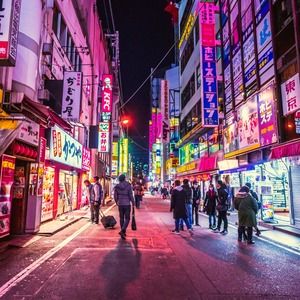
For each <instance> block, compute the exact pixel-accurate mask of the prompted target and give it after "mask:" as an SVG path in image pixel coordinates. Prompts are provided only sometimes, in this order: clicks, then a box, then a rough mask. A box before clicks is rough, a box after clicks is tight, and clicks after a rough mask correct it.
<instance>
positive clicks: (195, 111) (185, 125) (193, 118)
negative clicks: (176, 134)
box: [180, 101, 201, 138]
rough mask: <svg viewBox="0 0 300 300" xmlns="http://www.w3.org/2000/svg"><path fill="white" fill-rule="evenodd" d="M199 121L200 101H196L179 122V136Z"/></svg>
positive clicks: (183, 134) (182, 135)
mask: <svg viewBox="0 0 300 300" xmlns="http://www.w3.org/2000/svg"><path fill="white" fill-rule="evenodd" d="M200 122H201V102H200V101H198V102H197V103H196V104H195V106H194V107H193V108H192V110H191V111H190V112H189V113H188V114H187V116H186V117H185V118H184V119H183V120H182V121H181V122H180V137H181V138H182V137H184V136H185V135H186V134H187V133H188V132H189V131H191V130H192V129H193V128H194V127H195V126H196V125H197V124H199V123H200Z"/></svg>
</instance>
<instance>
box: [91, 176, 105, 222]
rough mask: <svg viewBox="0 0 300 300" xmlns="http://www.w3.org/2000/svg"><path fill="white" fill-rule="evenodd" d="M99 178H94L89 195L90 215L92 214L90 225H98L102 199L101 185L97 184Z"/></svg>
mask: <svg viewBox="0 0 300 300" xmlns="http://www.w3.org/2000/svg"><path fill="white" fill-rule="evenodd" d="M99 180H100V178H99V176H94V184H93V191H92V192H91V193H90V195H91V201H90V203H91V214H92V223H95V224H99V211H100V206H101V203H102V198H103V189H102V185H101V184H100V182H99Z"/></svg>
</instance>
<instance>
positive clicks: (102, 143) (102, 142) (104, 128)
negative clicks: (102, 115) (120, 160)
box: [98, 122, 110, 153]
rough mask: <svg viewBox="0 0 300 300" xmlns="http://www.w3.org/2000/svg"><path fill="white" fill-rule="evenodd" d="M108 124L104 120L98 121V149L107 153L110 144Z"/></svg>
mask: <svg viewBox="0 0 300 300" xmlns="http://www.w3.org/2000/svg"><path fill="white" fill-rule="evenodd" d="M109 124H110V123H106V122H100V123H99V149H98V151H99V152H101V153H108V152H109V146H110V130H109Z"/></svg>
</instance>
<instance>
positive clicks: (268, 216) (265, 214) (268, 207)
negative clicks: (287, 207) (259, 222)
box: [262, 187, 274, 222]
mask: <svg viewBox="0 0 300 300" xmlns="http://www.w3.org/2000/svg"><path fill="white" fill-rule="evenodd" d="M266 188H268V187H262V191H263V190H264V189H266ZM262 219H263V221H264V222H273V220H274V205H273V196H272V195H263V196H262Z"/></svg>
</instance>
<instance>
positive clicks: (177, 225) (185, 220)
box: [175, 218, 192, 231]
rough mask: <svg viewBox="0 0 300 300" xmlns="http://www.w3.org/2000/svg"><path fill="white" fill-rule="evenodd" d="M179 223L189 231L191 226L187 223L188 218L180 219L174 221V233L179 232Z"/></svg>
mask: <svg viewBox="0 0 300 300" xmlns="http://www.w3.org/2000/svg"><path fill="white" fill-rule="evenodd" d="M181 221H182V222H183V221H184V223H185V225H186V227H187V228H188V229H191V228H192V226H191V223H190V222H189V219H188V218H184V219H183V218H182V219H175V230H176V231H179V224H180V223H181Z"/></svg>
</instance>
